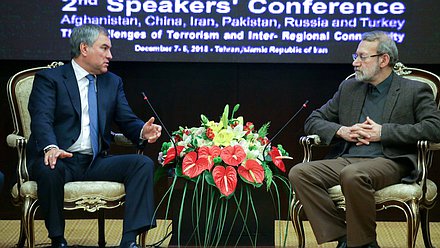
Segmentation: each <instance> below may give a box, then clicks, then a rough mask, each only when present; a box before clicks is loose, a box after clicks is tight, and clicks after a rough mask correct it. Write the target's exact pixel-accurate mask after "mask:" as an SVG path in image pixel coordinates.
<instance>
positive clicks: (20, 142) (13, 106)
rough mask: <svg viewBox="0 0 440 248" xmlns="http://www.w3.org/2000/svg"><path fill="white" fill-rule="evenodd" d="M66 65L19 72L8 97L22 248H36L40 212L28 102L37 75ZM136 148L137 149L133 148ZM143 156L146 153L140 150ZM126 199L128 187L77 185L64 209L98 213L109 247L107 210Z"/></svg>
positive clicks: (67, 190)
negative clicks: (30, 164) (29, 150)
mask: <svg viewBox="0 0 440 248" xmlns="http://www.w3.org/2000/svg"><path fill="white" fill-rule="evenodd" d="M62 64H63V63H62V62H53V63H52V64H50V65H48V66H43V67H36V68H31V69H27V70H24V71H21V72H18V73H17V74H15V75H14V76H12V77H11V78H10V79H9V81H8V84H7V95H8V101H9V105H10V110H11V114H12V120H13V125H14V132H13V133H11V134H9V135H8V136H7V138H6V140H7V143H8V145H9V146H10V147H13V148H16V149H17V153H18V163H17V182H16V184H15V185H14V186H13V188H12V191H11V194H12V198H13V203H14V204H15V205H17V206H20V207H21V225H20V238H19V242H18V247H23V246H24V245H25V243H26V240H27V247H30V248H33V247H34V246H35V234H34V215H35V212H36V211H37V209H38V206H39V204H38V197H37V187H38V186H37V183H36V182H35V181H31V180H30V179H29V174H28V171H27V167H26V141H27V140H28V138H29V136H30V133H31V131H30V121H31V120H30V115H29V112H28V108H27V106H28V101H29V95H30V93H31V89H32V84H33V80H34V75H35V73H36V72H38V71H39V70H42V69H46V68H54V67H56V66H59V65H62ZM113 138H114V143H115V144H117V145H123V146H133V145H132V144H131V142H130V141H129V140H128V139H127V138H125V137H124V136H123V135H122V134H119V133H114V134H113ZM133 147H134V146H133ZM137 152H138V153H142V150H137ZM124 199H125V188H124V184H122V183H117V182H107V181H77V182H69V183H66V184H65V185H64V209H65V210H76V209H83V210H84V211H88V212H97V216H98V233H99V241H98V244H99V247H105V244H106V242H105V235H104V233H105V232H104V226H105V216H104V211H103V210H104V209H113V208H117V207H119V206H121V205H122V204H123V203H124ZM146 234H147V233H146V232H145V233H143V234H141V235H139V236H138V242H139V243H140V244H141V245H142V246H143V247H145V237H146Z"/></svg>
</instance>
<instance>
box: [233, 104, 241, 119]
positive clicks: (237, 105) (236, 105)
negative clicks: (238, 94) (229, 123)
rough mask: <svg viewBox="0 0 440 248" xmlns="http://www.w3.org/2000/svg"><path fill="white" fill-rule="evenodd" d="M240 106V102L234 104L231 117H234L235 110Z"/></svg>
mask: <svg viewBox="0 0 440 248" xmlns="http://www.w3.org/2000/svg"><path fill="white" fill-rule="evenodd" d="M239 108H240V104H238V103H237V104H235V106H234V109H233V110H232V114H231V119H234V115H235V112H237V111H238V109H239Z"/></svg>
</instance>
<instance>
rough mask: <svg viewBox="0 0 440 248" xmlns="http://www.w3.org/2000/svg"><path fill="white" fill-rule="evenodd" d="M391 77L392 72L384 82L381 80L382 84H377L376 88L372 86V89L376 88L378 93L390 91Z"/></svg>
mask: <svg viewBox="0 0 440 248" xmlns="http://www.w3.org/2000/svg"><path fill="white" fill-rule="evenodd" d="M393 75H394V72H392V73H391V74H390V75H389V76H388V77H387V78H386V79H385V80H383V81H382V83H380V84H378V85H377V86H376V87H374V86H373V88H376V89H377V91H379V93H383V92H387V91H388V90H389V89H390V86H391V81H393Z"/></svg>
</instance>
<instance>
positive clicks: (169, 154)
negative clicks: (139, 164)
mask: <svg viewBox="0 0 440 248" xmlns="http://www.w3.org/2000/svg"><path fill="white" fill-rule="evenodd" d="M183 148H184V147H183V146H177V154H178V155H179V154H180V153H181V152H182V151H183ZM175 157H176V149H174V147H170V149H168V152H167V155H166V157H165V161H163V165H166V164H168V163H169V162H171V161H173V159H174V158H175Z"/></svg>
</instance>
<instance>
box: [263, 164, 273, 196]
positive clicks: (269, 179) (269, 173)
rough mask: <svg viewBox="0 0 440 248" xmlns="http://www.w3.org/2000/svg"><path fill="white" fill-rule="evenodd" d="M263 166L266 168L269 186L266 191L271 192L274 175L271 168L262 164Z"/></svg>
mask: <svg viewBox="0 0 440 248" xmlns="http://www.w3.org/2000/svg"><path fill="white" fill-rule="evenodd" d="M261 165H262V166H263V168H264V176H265V178H266V186H267V189H266V190H268V191H269V190H270V186H271V185H272V181H273V173H272V170H271V169H270V167H269V166H268V165H267V164H266V163H262V164H261Z"/></svg>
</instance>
